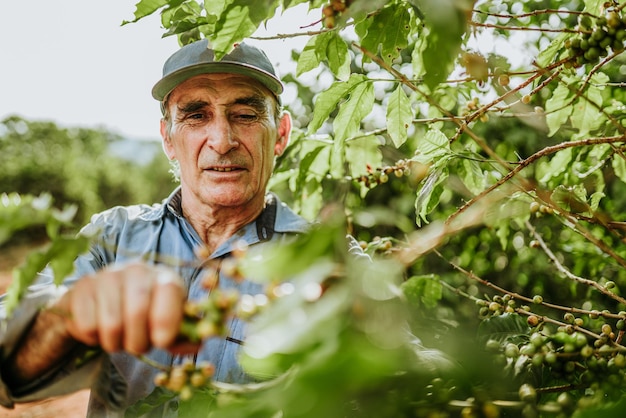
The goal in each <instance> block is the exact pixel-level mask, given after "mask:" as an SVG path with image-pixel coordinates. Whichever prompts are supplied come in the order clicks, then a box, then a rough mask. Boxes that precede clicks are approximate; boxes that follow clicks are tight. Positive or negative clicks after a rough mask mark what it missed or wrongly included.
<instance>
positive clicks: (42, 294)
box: [0, 250, 108, 408]
mask: <svg viewBox="0 0 626 418" xmlns="http://www.w3.org/2000/svg"><path fill="white" fill-rule="evenodd" d="M99 268H100V263H99V257H98V254H97V252H94V251H93V250H92V251H90V252H88V253H87V254H84V255H82V256H80V257H78V259H77V260H76V262H75V272H74V275H72V276H71V277H69V278H68V279H67V280H66V281H65V283H64V285H63V286H57V285H55V284H53V277H52V275H51V274H50V273H49V272H48V271H44V272H42V274H40V275H39V279H38V280H37V282H36V283H35V284H34V285H32V286H31V287H30V288H29V290H28V294H27V295H26V296H25V297H24V298H23V299H22V300H21V301H20V304H19V306H18V307H17V308H16V309H15V310H14V311H13V312H12V313H11V315H10V316H8V315H7V313H6V309H5V306H4V304H5V299H6V295H2V296H0V405H2V406H4V407H7V408H12V407H13V406H14V404H15V403H21V402H31V401H35V400H41V399H45V398H49V397H53V396H59V395H64V394H68V393H71V392H75V391H77V390H81V389H85V388H89V387H92V386H93V385H94V384H98V382H102V381H103V379H102V376H99V374H101V372H103V370H102V369H103V367H104V366H103V361H107V359H106V358H107V357H108V356H107V355H106V354H102V353H99V354H97V355H90V354H92V352H91V351H89V349H88V348H87V347H84V346H83V347H80V348H79V349H77V350H76V351H75V352H73V353H72V355H70V356H68V357H67V358H66V359H64V360H65V361H63V362H61V363H60V364H58V365H57V366H56V367H55V368H53V369H52V370H50V371H49V372H48V373H46V374H45V375H43V376H40V377H38V378H37V379H36V380H34V381H33V382H30V383H29V384H28V385H27V386H25V387H20V388H13V387H9V386H8V385H7V384H6V382H5V381H4V377H3V376H2V366H1V365H2V364H3V363H4V362H5V361H6V360H7V358H9V357H10V356H11V354H12V353H13V352H14V351H15V349H16V348H17V346H18V344H19V342H20V339H21V338H22V336H23V335H24V334H25V333H26V332H27V331H28V330H29V329H30V326H31V325H32V323H33V321H34V320H35V319H36V317H37V314H38V313H39V311H40V310H41V309H42V308H44V307H46V306H47V305H48V304H49V303H50V301H52V300H54V299H56V298H58V297H59V296H60V295H61V294H62V293H63V292H65V291H66V290H67V287H68V286H71V284H72V283H73V282H74V281H75V280H76V279H77V278H79V277H82V276H83V275H85V274H87V273H91V272H94V271H96V270H98V269H99ZM41 349H42V350H45V349H46V348H45V347H42V348H41Z"/></svg>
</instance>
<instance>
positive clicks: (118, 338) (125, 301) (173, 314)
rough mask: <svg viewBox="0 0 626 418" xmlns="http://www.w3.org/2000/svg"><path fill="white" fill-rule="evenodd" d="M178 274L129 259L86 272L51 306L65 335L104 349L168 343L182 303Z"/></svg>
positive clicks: (133, 350) (173, 336)
mask: <svg viewBox="0 0 626 418" xmlns="http://www.w3.org/2000/svg"><path fill="white" fill-rule="evenodd" d="M185 293H186V292H185V289H184V288H183V282H182V279H180V278H179V277H178V276H177V275H176V274H175V273H174V272H173V271H171V270H169V269H166V268H164V267H160V266H159V267H153V266H148V265H145V264H139V263H137V264H131V265H125V266H123V267H117V268H113V269H105V270H102V271H99V272H98V273H96V274H94V275H93V276H86V277H83V278H82V279H80V280H79V281H78V282H76V284H75V285H74V286H73V287H72V288H70V290H69V291H68V292H67V293H65V294H64V295H63V296H62V297H61V298H60V299H59V301H58V302H57V303H56V304H55V305H53V307H52V308H51V309H52V310H55V311H57V312H58V313H59V314H60V315H62V316H64V317H65V324H66V328H67V332H68V334H69V335H70V336H71V337H72V338H74V339H75V340H77V341H80V342H82V343H84V344H87V345H92V346H100V347H101V348H102V349H103V350H105V351H108V352H114V351H121V350H123V351H128V352H130V353H144V352H146V351H148V350H149V349H150V348H151V347H159V348H168V347H170V346H172V345H173V344H174V342H175V340H176V337H177V335H178V333H179V330H180V325H181V321H182V318H183V305H184V303H185Z"/></svg>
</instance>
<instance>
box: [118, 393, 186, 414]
mask: <svg viewBox="0 0 626 418" xmlns="http://www.w3.org/2000/svg"><path fill="white" fill-rule="evenodd" d="M175 396H176V394H175V393H174V392H172V391H169V390H167V389H164V388H162V387H156V388H155V389H154V390H153V391H152V393H150V395H148V396H146V397H145V398H142V399H140V400H138V401H137V402H136V403H134V404H133V405H131V406H129V407H128V409H126V411H125V413H124V417H125V418H134V417H139V416H143V415H146V414H148V413H149V412H151V411H154V409H156V408H158V407H160V406H161V405H163V404H164V403H166V402H167V401H170V400H172V399H173V398H174V397H175Z"/></svg>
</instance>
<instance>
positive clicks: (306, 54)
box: [296, 35, 321, 76]
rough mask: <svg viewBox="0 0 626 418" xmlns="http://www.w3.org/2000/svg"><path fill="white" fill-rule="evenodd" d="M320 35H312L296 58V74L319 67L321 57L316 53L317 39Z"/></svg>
mask: <svg viewBox="0 0 626 418" xmlns="http://www.w3.org/2000/svg"><path fill="white" fill-rule="evenodd" d="M320 36H321V35H315V36H312V37H311V38H309V40H308V42H307V43H306V45H305V46H304V49H303V50H302V53H301V54H300V57H299V58H298V63H297V64H296V76H300V75H302V74H304V73H306V72H308V71H311V70H313V69H315V68H317V67H319V65H320V62H321V59H320V57H319V54H318V53H317V41H318V39H319V37H320Z"/></svg>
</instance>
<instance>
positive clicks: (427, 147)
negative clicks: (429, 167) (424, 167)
mask: <svg viewBox="0 0 626 418" xmlns="http://www.w3.org/2000/svg"><path fill="white" fill-rule="evenodd" d="M449 153H450V142H449V141H448V138H447V137H446V136H445V135H444V133H443V132H441V131H439V130H437V129H431V130H429V131H428V132H426V135H424V137H423V138H421V139H419V140H418V142H417V147H416V151H415V157H413V159H414V160H415V161H418V162H420V163H423V164H430V163H433V162H435V161H436V160H438V159H439V158H441V157H443V156H445V155H448V154H449Z"/></svg>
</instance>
